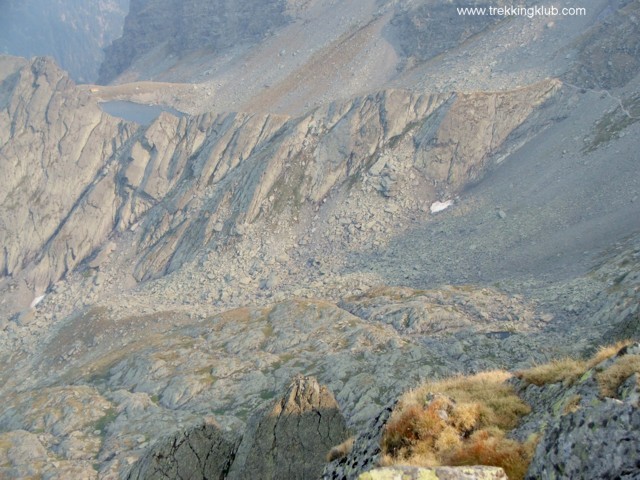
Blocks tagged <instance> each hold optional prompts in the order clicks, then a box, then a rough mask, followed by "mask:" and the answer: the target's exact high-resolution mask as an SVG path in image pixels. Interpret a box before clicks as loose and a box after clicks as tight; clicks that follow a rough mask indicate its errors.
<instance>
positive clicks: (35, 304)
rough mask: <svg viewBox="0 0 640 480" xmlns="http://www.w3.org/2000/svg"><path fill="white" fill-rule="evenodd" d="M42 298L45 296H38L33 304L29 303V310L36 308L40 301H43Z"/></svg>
mask: <svg viewBox="0 0 640 480" xmlns="http://www.w3.org/2000/svg"><path fill="white" fill-rule="evenodd" d="M44 297H46V295H40V296H39V297H36V298H34V299H33V302H31V305H29V308H36V306H37V305H38V304H39V303H40V302H41V301H42V300H44Z"/></svg>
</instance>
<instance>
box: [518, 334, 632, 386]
mask: <svg viewBox="0 0 640 480" xmlns="http://www.w3.org/2000/svg"><path fill="white" fill-rule="evenodd" d="M632 343H634V341H633V340H622V341H619V342H617V343H614V344H613V345H607V346H603V347H600V348H599V349H598V351H597V352H596V353H595V355H593V356H592V357H591V358H589V359H588V360H576V359H573V358H562V359H559V360H553V361H551V362H549V363H546V364H544V365H538V366H536V367H533V368H530V369H528V370H522V371H520V372H517V373H516V376H517V377H518V378H521V379H522V380H524V381H525V382H527V383H531V384H533V385H537V386H539V387H541V386H543V385H548V384H551V383H558V382H563V383H564V384H565V385H572V384H574V383H575V382H576V381H577V380H578V379H579V378H580V377H581V376H582V375H584V373H585V372H587V370H590V369H592V368H594V367H595V366H596V365H598V364H600V363H602V362H604V361H605V360H607V359H609V358H611V357H613V356H615V355H617V354H618V352H619V351H620V350H621V349H622V348H624V347H627V346H629V345H631V344H632Z"/></svg>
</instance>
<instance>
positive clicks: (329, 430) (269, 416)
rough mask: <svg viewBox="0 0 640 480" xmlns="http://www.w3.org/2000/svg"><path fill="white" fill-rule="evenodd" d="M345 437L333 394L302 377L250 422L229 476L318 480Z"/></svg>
mask: <svg viewBox="0 0 640 480" xmlns="http://www.w3.org/2000/svg"><path fill="white" fill-rule="evenodd" d="M347 437H348V431H347V428H346V423H345V419H344V417H343V416H342V413H341V412H340V409H339V407H338V404H337V403H336V400H335V398H334V397H333V394H332V393H331V392H330V391H329V390H328V389H327V388H326V387H325V386H321V385H319V384H318V381H317V380H316V379H315V378H313V377H302V376H298V377H296V378H295V379H294V381H293V383H292V384H291V386H290V387H289V389H288V391H287V393H286V394H285V396H284V397H283V398H282V399H281V400H279V401H278V402H277V403H276V404H275V405H273V407H271V408H270V409H268V410H267V411H266V412H260V413H258V414H256V415H255V416H254V417H252V418H251V419H250V420H249V423H248V425H247V430H246V432H245V435H244V437H243V440H242V443H241V444H240V447H239V449H238V453H237V455H236V460H235V461H234V463H233V465H232V467H231V471H230V472H229V476H228V478H229V479H233V480H240V479H246V478H252V479H274V480H276V479H284V478H286V479H292V480H294V479H310V478H317V477H318V476H319V475H320V473H321V472H322V467H323V465H324V463H325V457H326V455H327V453H328V452H329V450H330V449H331V447H332V446H334V445H336V444H338V443H341V442H342V441H344V440H345V439H346V438H347Z"/></svg>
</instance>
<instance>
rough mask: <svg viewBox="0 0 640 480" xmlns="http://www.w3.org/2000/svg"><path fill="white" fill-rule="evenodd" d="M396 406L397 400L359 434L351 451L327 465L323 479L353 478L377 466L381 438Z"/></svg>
mask: <svg viewBox="0 0 640 480" xmlns="http://www.w3.org/2000/svg"><path fill="white" fill-rule="evenodd" d="M394 407H395V402H393V403H392V404H390V405H387V406H386V407H385V408H384V409H383V410H382V411H381V412H380V413H379V414H378V415H377V416H376V417H375V418H374V419H373V420H372V421H371V424H370V426H369V427H368V428H366V429H364V430H363V431H362V432H360V433H359V434H358V436H357V437H356V439H355V441H354V442H353V447H352V448H351V452H349V454H348V455H346V456H345V457H342V458H339V459H336V460H334V461H333V462H331V463H329V464H328V465H327V466H326V467H325V469H324V471H323V472H322V478H323V480H353V479H356V478H358V475H360V474H361V473H363V472H366V471H367V470H368V469H371V468H374V467H376V466H377V464H378V459H379V458H380V453H381V451H382V450H381V448H380V440H381V438H382V434H383V432H384V427H385V425H386V424H387V421H388V420H389V417H390V416H391V412H393V408H394Z"/></svg>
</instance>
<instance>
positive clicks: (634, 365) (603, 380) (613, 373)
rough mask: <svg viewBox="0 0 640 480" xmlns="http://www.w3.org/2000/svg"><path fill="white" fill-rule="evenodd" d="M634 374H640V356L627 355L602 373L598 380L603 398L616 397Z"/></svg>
mask: <svg viewBox="0 0 640 480" xmlns="http://www.w3.org/2000/svg"><path fill="white" fill-rule="evenodd" d="M634 373H640V355H625V356H623V357H620V358H619V359H618V360H617V361H616V362H615V363H614V364H612V365H611V366H609V368H606V369H605V370H603V371H602V372H599V373H597V374H596V380H597V381H598V386H599V387H600V394H601V395H602V396H603V397H616V396H617V392H618V388H619V387H620V385H622V384H623V383H624V381H625V380H626V379H627V378H629V377H630V376H631V375H633V374H634Z"/></svg>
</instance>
